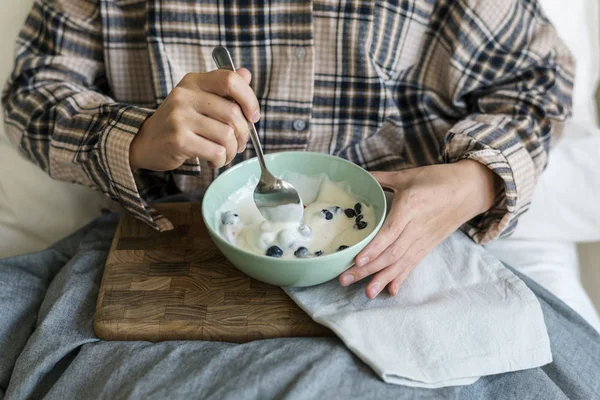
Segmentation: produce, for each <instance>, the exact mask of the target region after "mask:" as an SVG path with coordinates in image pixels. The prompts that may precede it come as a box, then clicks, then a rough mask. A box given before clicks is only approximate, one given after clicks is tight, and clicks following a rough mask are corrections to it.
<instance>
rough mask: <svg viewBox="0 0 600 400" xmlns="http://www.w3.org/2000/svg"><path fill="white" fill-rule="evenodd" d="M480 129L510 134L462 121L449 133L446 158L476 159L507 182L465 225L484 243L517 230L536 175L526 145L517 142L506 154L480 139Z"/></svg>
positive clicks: (474, 122)
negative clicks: (485, 208)
mask: <svg viewBox="0 0 600 400" xmlns="http://www.w3.org/2000/svg"><path fill="white" fill-rule="evenodd" d="M493 130H497V131H498V132H493ZM484 131H485V132H484ZM479 133H481V134H483V135H486V136H488V135H494V136H496V135H504V136H506V132H505V130H504V129H502V128H499V127H494V126H491V125H488V124H485V123H481V122H477V121H471V120H467V121H462V122H460V123H458V124H457V125H455V126H454V127H453V128H452V130H451V131H450V133H449V134H448V135H447V137H446V145H445V149H444V153H443V161H444V162H446V163H452V162H456V161H459V160H463V159H471V160H475V161H477V162H479V163H481V164H483V165H485V166H486V167H487V168H489V169H490V170H491V171H493V172H494V173H495V174H496V175H498V176H499V177H500V178H501V179H502V181H503V183H504V188H503V190H502V191H500V193H499V194H498V195H497V196H496V200H495V201H494V205H493V206H492V207H491V208H490V209H489V210H488V211H486V212H485V213H483V214H480V215H478V216H477V217H475V218H473V219H471V220H470V221H468V222H467V223H465V224H464V225H463V226H462V227H461V230H463V231H464V232H465V233H466V234H467V235H469V236H470V237H471V238H472V239H473V240H474V241H475V242H476V243H479V244H484V243H487V242H489V241H491V240H494V239H496V238H498V237H504V236H508V235H510V234H511V233H512V232H513V231H514V229H515V228H516V225H517V219H518V217H519V216H520V215H521V214H522V213H523V212H524V211H525V210H526V209H527V207H528V206H529V203H530V201H531V198H532V196H533V191H534V189H535V181H536V179H535V166H534V164H533V161H532V160H531V155H530V154H529V152H528V151H527V150H526V149H525V148H524V147H523V146H522V145H519V146H516V149H515V147H514V146H513V147H511V153H510V154H505V153H503V152H502V151H500V150H498V149H494V148H491V147H490V146H488V145H486V144H484V143H481V142H479V141H477V139H476V137H477V136H478V134H479Z"/></svg>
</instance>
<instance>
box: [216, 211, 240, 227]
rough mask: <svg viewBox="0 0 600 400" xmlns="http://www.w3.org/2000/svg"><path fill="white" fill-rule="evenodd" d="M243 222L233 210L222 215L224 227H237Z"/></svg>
mask: <svg viewBox="0 0 600 400" xmlns="http://www.w3.org/2000/svg"><path fill="white" fill-rule="evenodd" d="M241 222H242V221H241V220H240V216H239V215H238V214H236V213H235V212H233V211H231V210H229V211H225V212H224V213H223V214H221V223H222V224H223V225H237V224H239V223H241Z"/></svg>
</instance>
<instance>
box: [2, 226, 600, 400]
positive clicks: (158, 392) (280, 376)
mask: <svg viewBox="0 0 600 400" xmlns="http://www.w3.org/2000/svg"><path fill="white" fill-rule="evenodd" d="M117 221H118V217H117V216H116V215H108V216H104V217H102V218H100V219H98V220H96V221H95V222H93V223H92V224H90V225H89V226H87V227H85V228H84V229H82V230H80V231H79V232H77V233H76V234H74V235H72V236H70V237H68V238H67V239H64V240H62V241H60V242H58V243H57V244H56V245H54V246H52V247H51V248H49V249H48V250H45V251H42V252H39V253H34V254H29V255H24V256H19V257H15V258H9V259H4V260H0V400H1V399H2V398H6V399H26V398H33V399H38V398H43V397H46V398H51V399H54V398H56V399H88V398H89V399H96V398H107V399H121V398H159V399H163V398H171V399H172V398H202V399H210V398H214V399H227V398H232V399H233V398H235V399H242V398H243V399H267V398H282V397H284V398H302V399H308V398H435V399H438V398H456V399H481V398H502V399H511V398H515V399H517V398H518V399H533V398H536V399H566V398H570V399H592V398H596V399H598V398H600V335H598V334H597V333H596V332H595V331H594V330H593V329H592V328H591V327H590V326H589V325H587V323H586V322H585V321H584V320H583V319H582V318H580V317H579V316H578V315H577V314H575V312H573V311H572V310H571V309H570V308H569V307H567V306H566V305H565V304H564V303H562V302H561V301H560V300H558V299H557V298H556V297H554V296H553V295H552V294H550V293H548V292H547V291H545V290H544V289H543V288H541V287H540V286H538V285H537V284H535V283H534V282H532V281H531V280H529V279H527V278H526V277H523V276H522V275H519V274H518V275H519V276H520V277H521V278H522V279H523V280H524V281H525V282H526V284H527V285H528V286H529V287H530V288H531V289H532V291H533V292H534V293H535V294H536V296H537V297H538V298H539V301H540V303H541V306H542V310H543V312H544V318H545V320H546V325H547V327H548V330H549V335H550V342H551V347H552V353H553V357H554V362H553V363H551V364H549V365H546V366H544V367H542V368H537V369H532V370H526V371H520V372H514V373H508V374H502V375H495V376H489V377H485V378H482V379H480V380H479V381H477V382H476V383H474V384H472V385H470V386H463V387H453V388H444V389H436V390H427V389H415V388H407V387H402V386H396V385H388V384H386V383H384V382H382V381H381V380H380V379H379V378H377V377H376V376H375V374H374V373H373V372H372V371H371V370H370V369H369V368H368V367H367V366H366V365H364V364H363V363H362V362H361V361H360V360H359V359H357V358H356V357H355V356H353V355H352V353H351V352H350V351H348V350H347V349H346V348H345V347H344V345H343V344H342V343H341V341H339V340H338V339H335V338H290V339H277V340H262V341H255V342H251V343H247V344H242V345H238V344H230V343H218V342H198V341H196V342H192V341H179V342H163V343H149V342H104V341H100V340H99V339H98V338H96V337H95V336H94V332H93V329H92V316H93V313H94V308H95V304H96V297H97V294H98V288H99V285H100V281H101V278H102V271H103V268H104V262H105V259H106V256H107V252H108V248H109V245H110V242H111V239H112V236H113V233H114V230H115V227H116V224H117ZM398 334H402V333H401V332H399V333H398ZM440 334H443V335H448V334H450V335H451V334H452V332H440Z"/></svg>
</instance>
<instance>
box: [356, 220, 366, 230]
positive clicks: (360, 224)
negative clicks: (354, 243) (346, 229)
mask: <svg viewBox="0 0 600 400" xmlns="http://www.w3.org/2000/svg"><path fill="white" fill-rule="evenodd" d="M367 225H368V224H367V223H366V222H365V221H358V222H357V223H356V224H354V229H358V230H359V231H360V230H362V229H365V228H366V227H367Z"/></svg>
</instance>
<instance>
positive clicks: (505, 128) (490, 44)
mask: <svg viewBox="0 0 600 400" xmlns="http://www.w3.org/2000/svg"><path fill="white" fill-rule="evenodd" d="M448 3H454V4H455V5H453V6H452V7H448V9H447V10H445V14H444V18H445V19H446V20H445V23H444V26H443V27H440V35H439V36H438V38H437V39H436V40H437V41H438V43H437V46H436V47H437V49H438V50H439V53H438V54H437V55H436V56H434V57H442V60H441V61H443V64H444V65H447V66H448V70H449V71H451V72H450V73H449V76H448V79H443V82H445V83H444V84H442V85H440V87H441V91H442V92H443V93H448V94H449V96H448V97H449V98H450V99H451V101H452V103H453V105H454V106H457V107H460V108H463V109H465V110H466V112H467V116H466V117H465V118H462V119H461V120H459V121H457V123H456V124H455V125H454V126H453V127H452V128H451V129H450V130H449V131H448V132H447V134H446V135H445V138H444V141H443V144H442V149H441V157H442V160H443V161H444V162H447V163H451V162H456V161H459V160H461V159H472V160H476V161H478V162H480V163H481V164H483V165H485V166H487V167H488V168H489V169H491V170H492V171H493V172H494V173H496V174H497V175H498V176H499V177H500V178H501V179H502V181H503V190H502V192H501V193H500V194H499V195H498V196H497V198H496V201H495V204H494V205H493V207H492V208H491V209H490V210H489V211H487V212H486V213H484V214H482V215H479V216H477V217H476V218H474V219H472V220H471V221H469V222H468V223H466V224H465V225H464V226H463V227H462V229H463V230H464V231H465V232H466V233H467V234H468V235H469V236H470V237H471V238H473V239H474V240H475V241H476V242H478V243H485V242H488V241H490V240H492V239H494V238H496V237H498V236H506V235H508V234H510V233H511V232H512V231H513V230H514V228H515V227H516V223H517V219H518V217H519V216H520V215H521V214H522V213H523V212H525V211H526V210H527V209H528V207H529V203H530V201H531V198H532V195H533V191H534V188H535V184H536V181H537V179H538V178H539V176H540V174H541V173H542V172H543V170H544V168H545V166H546V163H547V160H548V151H549V148H550V144H551V140H554V139H556V138H557V137H558V136H559V135H561V133H562V130H563V125H564V122H565V120H566V119H567V117H568V116H569V114H570V108H571V92H572V86H573V67H574V66H573V60H572V58H571V56H570V54H569V52H568V50H567V48H566V47H565V45H564V44H563V43H562V42H561V40H560V39H559V38H558V37H557V34H556V31H555V30H554V28H553V27H552V25H551V24H550V22H549V21H548V20H547V19H546V17H545V16H544V15H543V13H542V11H541V9H540V8H539V5H538V4H537V2H534V1H525V0H511V1H507V0H494V1H482V2H467V1H464V2H461V1H458V2H448ZM468 3H469V4H473V5H467V4H468ZM444 55H445V56H444ZM444 57H446V58H445V59H444ZM438 65H439V64H438Z"/></svg>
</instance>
